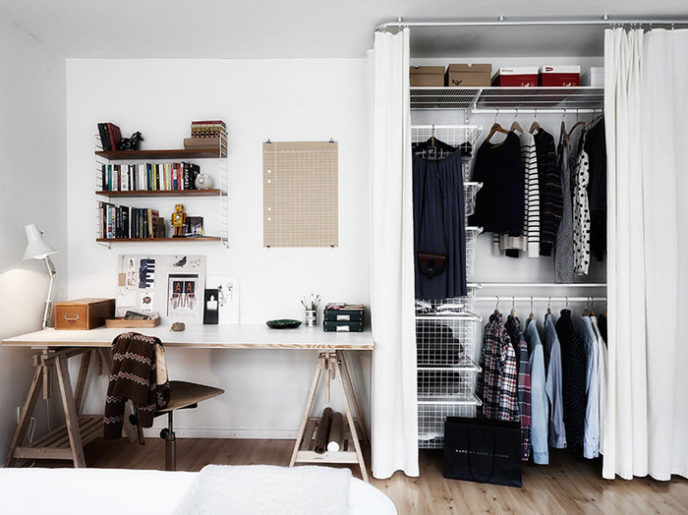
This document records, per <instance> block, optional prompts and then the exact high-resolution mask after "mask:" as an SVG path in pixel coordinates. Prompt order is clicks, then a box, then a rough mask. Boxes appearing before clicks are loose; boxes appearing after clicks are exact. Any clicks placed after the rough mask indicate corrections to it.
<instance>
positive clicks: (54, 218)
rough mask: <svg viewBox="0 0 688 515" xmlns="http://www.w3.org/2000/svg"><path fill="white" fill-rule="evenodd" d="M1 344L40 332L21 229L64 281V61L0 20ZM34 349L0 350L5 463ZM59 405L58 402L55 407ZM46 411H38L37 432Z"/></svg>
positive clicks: (37, 279) (35, 286) (41, 286)
mask: <svg viewBox="0 0 688 515" xmlns="http://www.w3.org/2000/svg"><path fill="white" fill-rule="evenodd" d="M0 63H1V64H2V79H1V80H0V158H1V159H2V166H0V177H1V178H2V180H0V205H1V206H2V223H0V291H1V292H2V295H1V296H0V339H1V338H6V337H9V336H14V335H17V334H20V333H25V332H28V331H33V330H36V329H40V323H41V317H42V314H43V302H44V300H45V296H46V294H47V287H48V275H47V273H46V272H45V265H44V264H43V263H40V262H27V263H22V261H21V259H22V256H23V253H24V247H25V246H26V238H25V236H24V225H26V224H29V223H35V224H37V225H38V227H39V228H40V229H42V230H43V231H44V232H45V238H46V240H47V241H48V243H50V244H51V245H52V246H53V247H55V248H57V249H58V250H59V251H60V253H59V254H57V255H56V256H54V262H55V265H56V267H57V271H58V284H57V286H58V287H57V295H61V294H63V293H64V291H65V289H64V288H63V284H65V283H66V277H67V265H66V263H67V220H66V218H67V209H66V190H67V188H66V172H65V170H66V168H65V160H66V154H65V146H66V139H65V123H66V121H65V60H64V58H63V57H60V56H59V55H58V54H57V53H56V52H55V51H53V50H52V49H51V48H49V47H47V46H46V45H44V44H42V43H40V42H39V41H38V40H36V39H35V38H34V37H32V36H30V35H28V34H27V33H25V32H23V31H22V30H20V29H18V28H17V27H16V26H14V25H11V24H9V23H6V22H5V21H4V20H0ZM33 371H34V369H33V367H32V366H31V352H30V351H29V350H20V349H7V348H0V456H2V459H3V461H4V458H5V455H6V452H7V447H8V446H9V443H10V440H11V438H12V434H13V432H14V429H15V428H16V421H17V416H16V408H17V406H20V405H22V404H23V403H24V398H25V396H26V391H27V389H28V386H29V383H30V381H31V377H32V374H33ZM55 405H56V404H55V403H53V406H55ZM45 413H46V405H45V404H44V403H43V402H42V401H41V402H40V403H39V404H38V405H37V409H36V418H37V421H38V424H39V425H38V429H37V430H38V433H36V434H40V431H41V430H42V428H43V425H44V415H45Z"/></svg>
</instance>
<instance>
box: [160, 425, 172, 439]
mask: <svg viewBox="0 0 688 515" xmlns="http://www.w3.org/2000/svg"><path fill="white" fill-rule="evenodd" d="M169 434H170V430H169V429H167V428H166V427H165V428H163V429H162V430H161V431H160V438H162V439H163V440H167V437H168V436H169Z"/></svg>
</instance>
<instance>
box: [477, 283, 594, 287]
mask: <svg viewBox="0 0 688 515" xmlns="http://www.w3.org/2000/svg"><path fill="white" fill-rule="evenodd" d="M469 286H472V287H474V288H606V287H607V284H606V283H471V284H469Z"/></svg>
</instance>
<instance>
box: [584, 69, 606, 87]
mask: <svg viewBox="0 0 688 515" xmlns="http://www.w3.org/2000/svg"><path fill="white" fill-rule="evenodd" d="M581 85H583V86H592V87H595V88H603V87H604V67H602V66H593V67H592V68H590V70H589V71H587V72H585V73H584V74H583V75H581Z"/></svg>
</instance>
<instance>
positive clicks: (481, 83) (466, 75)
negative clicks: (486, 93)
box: [446, 63, 492, 88]
mask: <svg viewBox="0 0 688 515" xmlns="http://www.w3.org/2000/svg"><path fill="white" fill-rule="evenodd" d="M491 77H492V65H491V64H477V63H476V64H450V65H449V67H448V68H447V74H446V85H447V86H449V87H457V86H460V87H464V88H480V87H485V86H489V85H490V80H491Z"/></svg>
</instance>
